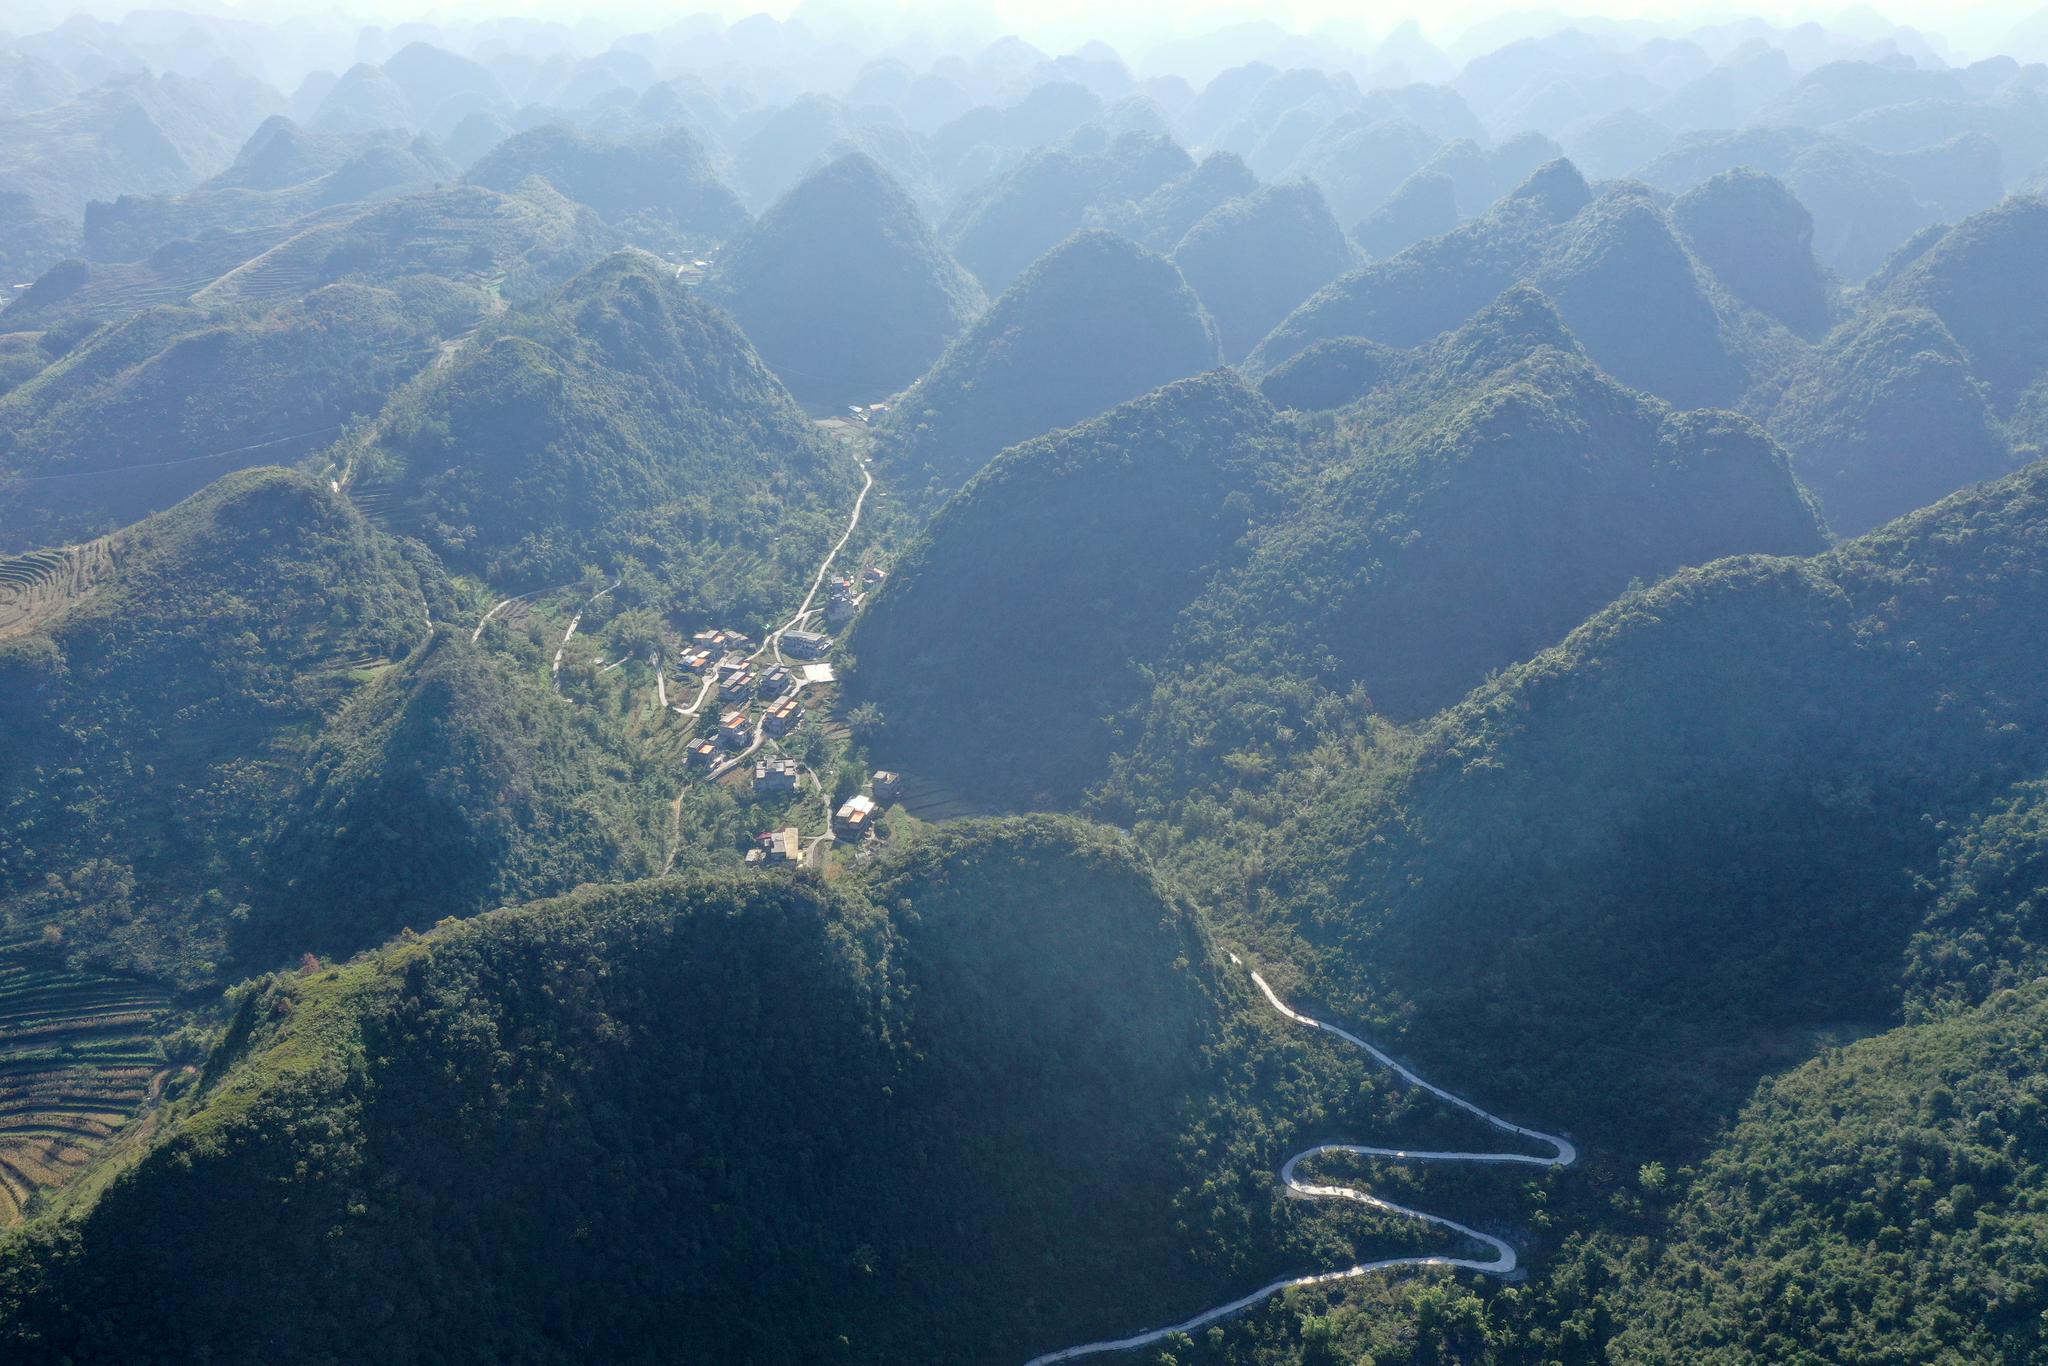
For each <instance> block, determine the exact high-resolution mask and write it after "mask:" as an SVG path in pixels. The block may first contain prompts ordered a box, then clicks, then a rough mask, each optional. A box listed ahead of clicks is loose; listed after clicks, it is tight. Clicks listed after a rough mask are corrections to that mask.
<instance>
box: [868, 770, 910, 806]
mask: <svg viewBox="0 0 2048 1366" xmlns="http://www.w3.org/2000/svg"><path fill="white" fill-rule="evenodd" d="M868 786H869V787H870V788H872V789H873V790H874V794H875V800H876V801H877V802H880V803H881V804H882V805H884V806H887V805H889V804H890V803H892V802H894V801H895V800H896V798H897V797H898V796H899V795H900V794H901V793H902V790H903V775H902V774H901V773H892V772H890V771H889V770H888V769H886V768H878V769H876V770H875V776H874V777H872V778H870V779H868Z"/></svg>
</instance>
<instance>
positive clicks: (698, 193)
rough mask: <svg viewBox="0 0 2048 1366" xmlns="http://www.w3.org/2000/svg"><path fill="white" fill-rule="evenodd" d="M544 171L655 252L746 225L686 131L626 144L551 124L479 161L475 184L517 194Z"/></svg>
mask: <svg viewBox="0 0 2048 1366" xmlns="http://www.w3.org/2000/svg"><path fill="white" fill-rule="evenodd" d="M528 176H539V177H540V178H541V179H543V180H545V181H547V182H548V184H550V185H552V186H554V187H555V188H556V189H557V190H559V191H561V192H562V193H563V194H564V195H567V196H568V197H569V198H570V199H573V200H575V201H576V202H577V203H579V204H586V205H588V206H589V207H590V208H591V209H593V210H595V211H596V213H597V216H598V217H599V218H601V219H603V220H604V222H605V224H606V225H607V226H609V227H611V228H612V229H613V230H615V231H616V232H617V233H618V234H619V236H620V237H621V238H622V239H623V240H625V241H627V242H630V243H632V244H633V245H635V246H639V247H644V248H646V249H647V250H649V251H656V252H666V253H689V252H693V251H700V250H703V249H704V248H705V247H707V246H710V245H712V244H714V243H717V242H722V241H724V240H725V239H727V238H729V237H732V236H733V235H735V234H736V233H739V232H742V231H744V230H745V228H746V226H747V223H748V214H747V211H746V207H745V206H744V205H742V204H741V203H740V201H739V196H737V195H735V194H734V193H733V192H732V190H731V189H730V188H729V187H728V186H727V185H726V183H725V181H724V180H723V179H721V178H720V177H719V174H718V172H717V170H716V169H715V168H714V167H713V166H712V163H711V159H710V157H709V155H708V154H707V153H706V152H705V150H704V147H703V144H701V143H700V142H698V140H697V139H696V137H694V136H693V135H692V134H691V133H690V131H689V130H688V129H686V128H669V129H667V130H665V131H663V132H661V133H659V134H650V135H647V136H643V137H640V138H636V139H632V140H628V141H615V140H612V139H608V138H603V137H598V136H594V135H592V134H590V133H586V132H583V131H581V130H579V129H576V128H572V127H570V126H568V125H567V124H560V123H551V124H544V125H542V126H541V127H538V128H531V129H528V130H527V131H525V132H523V133H518V134H515V135H514V136H512V137H508V138H506V139H505V140H504V141H503V142H500V143H499V144H498V145H497V146H496V147H493V148H492V149H491V150H490V151H489V152H487V153H485V154H484V156H483V158H482V159H481V160H479V161H478V162H477V163H476V164H475V165H473V166H471V167H470V168H469V171H468V173H467V175H466V176H465V179H466V180H467V181H468V182H469V183H470V184H472V185H481V186H483V187H484V188H486V189H491V190H497V191H499V192H500V193H502V194H512V193H515V192H516V191H517V190H518V189H519V187H520V186H521V185H522V184H524V183H525V182H526V179H527V177H528Z"/></svg>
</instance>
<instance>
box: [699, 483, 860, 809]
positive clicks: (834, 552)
mask: <svg viewBox="0 0 2048 1366" xmlns="http://www.w3.org/2000/svg"><path fill="white" fill-rule="evenodd" d="M854 462H855V463H856V464H858V465H859V466H860V477H861V485H860V496H859V497H857V498H855V499H854V500H853V515H852V516H851V517H849V518H847V520H846V531H845V534H843V535H841V536H840V538H839V541H838V543H837V544H835V545H834V546H833V547H832V548H831V549H830V550H828V551H826V552H825V558H824V559H822V560H820V561H818V572H817V573H816V574H815V575H813V576H812V578H811V591H810V592H808V593H806V594H804V600H803V603H802V604H801V605H800V606H799V607H798V608H797V609H796V615H795V616H793V617H791V618H790V619H789V620H788V621H785V622H783V623H782V625H780V626H778V627H776V628H775V629H774V630H772V631H770V632H769V633H768V636H767V638H766V639H765V640H763V641H762V642H761V643H760V645H759V646H758V647H756V648H755V650H754V653H752V654H750V655H748V656H747V658H748V659H749V660H755V659H759V658H760V657H761V656H762V655H764V654H766V653H767V652H768V651H770V650H773V651H774V652H775V662H776V663H777V664H787V663H789V661H788V660H786V659H784V658H783V657H782V633H783V632H784V631H788V630H792V629H794V628H795V626H796V624H797V623H798V622H800V621H802V620H803V619H804V618H805V617H807V616H809V615H810V614H811V603H812V601H813V600H815V599H816V598H817V596H818V590H819V589H820V588H822V587H824V585H825V575H827V574H829V573H830V572H831V571H832V561H834V560H836V559H838V558H839V552H840V551H842V550H844V549H846V543H847V542H848V541H850V540H852V539H853V533H854V531H855V530H856V529H858V528H859V526H860V512H861V509H862V508H863V507H864V506H866V504H867V501H868V490H869V489H872V488H873V487H874V486H875V474H874V471H873V470H871V469H869V468H868V462H867V461H865V460H862V459H861V458H860V457H859V456H858V455H856V456H855V457H854ZM796 688H797V690H798V691H801V690H802V688H803V684H801V683H798V684H796ZM697 701H698V703H699V705H701V704H702V703H703V701H704V699H703V698H702V697H701V696H700V697H699V698H698V699H697ZM767 725H768V718H767V716H766V714H765V713H764V714H763V715H762V716H760V717H759V718H757V719H756V720H755V722H754V739H753V743H751V744H749V745H748V746H747V747H746V748H745V749H743V750H741V751H740V752H739V753H737V754H734V755H731V756H729V757H727V758H724V759H721V760H719V761H718V762H717V763H716V764H714V765H712V767H711V769H710V772H709V774H708V776H709V777H710V779H711V781H713V782H717V781H718V780H719V779H720V778H723V777H724V776H725V775H726V774H728V773H730V772H732V771H733V770H734V769H736V768H738V767H739V766H740V765H741V764H743V763H745V762H746V761H747V759H748V758H749V757H750V756H751V755H752V754H753V753H754V751H755V750H757V749H759V748H761V741H762V739H763V737H764V736H765V735H766V734H767V730H766V727H767Z"/></svg>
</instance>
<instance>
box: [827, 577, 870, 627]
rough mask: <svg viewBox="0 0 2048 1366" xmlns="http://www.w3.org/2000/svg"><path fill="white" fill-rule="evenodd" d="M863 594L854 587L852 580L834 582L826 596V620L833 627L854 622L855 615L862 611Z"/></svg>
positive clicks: (836, 580)
mask: <svg viewBox="0 0 2048 1366" xmlns="http://www.w3.org/2000/svg"><path fill="white" fill-rule="evenodd" d="M860 603H861V594H860V591H859V590H858V589H857V588H855V587H854V583H853V580H852V579H849V578H836V579H834V580H832V585H831V588H830V590H829V591H828V592H827V593H826V596H825V620H826V622H827V623H828V624H829V625H832V626H844V625H845V624H846V623H847V622H849V621H852V620H853V614H854V613H855V612H857V611H859V610H860Z"/></svg>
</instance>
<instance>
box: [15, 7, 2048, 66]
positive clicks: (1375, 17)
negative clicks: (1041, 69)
mask: <svg viewBox="0 0 2048 1366" xmlns="http://www.w3.org/2000/svg"><path fill="white" fill-rule="evenodd" d="M818 3H819V0H811V4H812V5H814V6H815V5H817V4H818ZM824 3H825V4H827V5H828V6H829V7H830V8H833V9H838V10H842V11H848V12H852V13H854V14H858V15H861V16H863V17H867V18H872V19H875V20H879V21H881V22H883V23H884V24H885V25H887V26H889V27H891V28H895V27H897V26H899V25H902V24H903V22H904V20H905V17H906V11H907V12H908V13H909V14H911V15H914V16H916V19H915V20H913V23H915V24H916V26H918V27H922V28H925V29H927V30H934V29H936V30H941V31H943V30H948V29H950V30H954V31H975V30H981V29H992V30H994V31H996V32H1014V33H1017V34H1019V35H1021V36H1023V37H1025V38H1027V39H1029V40H1031V41H1032V42H1034V43H1037V44H1039V45H1040V46H1043V47H1047V48H1049V49H1051V50H1054V51H1065V50H1071V48H1072V47H1074V46H1076V45H1078V44H1079V43H1080V42H1081V41H1084V40H1085V39H1087V38H1090V37H1097V38H1101V39H1103V40H1105V41H1107V42H1109V43H1111V44H1112V45H1113V46H1117V47H1118V48H1120V49H1126V50H1137V49H1141V48H1142V47H1144V46H1146V45H1148V44H1149V43H1151V42H1156V41H1158V40H1160V39H1163V38H1168V37H1173V36H1176V35H1185V34H1188V33H1191V32H1200V31H1204V30H1209V29H1213V28H1216V27H1219V26H1221V25H1224V24H1229V23H1233V22H1237V21H1241V20H1246V19H1271V20H1274V21H1277V22H1279V23H1282V24H1283V25H1285V26H1286V27H1288V28H1291V29H1294V30H1296V31H1301V32H1310V31H1314V30H1317V29H1320V28H1324V27H1329V28H1334V29H1336V30H1338V31H1341V32H1343V33H1345V34H1346V35H1377V34H1381V33H1384V32H1386V31H1389V30H1391V29H1393V28H1394V27H1396V26H1397V25H1399V24H1401V23H1403V22H1404V21H1406V20H1408V19H1410V18H1413V19H1415V20H1416V21H1417V22H1418V23H1419V24H1420V25H1421V27H1422V29H1423V31H1424V33H1425V34H1426V35H1427V36H1428V37H1429V38H1430V39H1431V40H1432V41H1434V42H1436V43H1437V44H1439V45H1440V46H1444V47H1447V48H1449V47H1453V46H1454V45H1456V44H1458V42H1459V40H1460V39H1462V38H1464V37H1466V35H1467V34H1469V33H1470V32H1471V31H1472V30H1473V28H1474V27H1475V25H1483V26H1484V27H1483V29H1482V31H1483V32H1500V31H1501V30H1500V29H1498V28H1497V27H1496V26H1495V25H1493V24H1490V23H1488V22H1487V21H1490V20H1497V19H1500V18H1502V17H1514V16H1520V17H1523V18H1528V17H1530V16H1532V15H1536V14H1541V15H1544V16H1545V19H1546V21H1545V22H1538V23H1535V24H1533V25H1528V26H1527V27H1529V28H1533V29H1535V30H1537V31H1546V32H1547V31H1550V30H1552V29H1555V28H1558V27H1562V26H1563V24H1562V22H1559V21H1558V19H1560V18H1561V16H1563V15H1566V14H1569V15H1573V16H1584V17H1589V18H1594V19H1609V20H1648V21H1652V22H1661V23H1667V24H1679V25H1684V26H1691V25H1693V24H1698V23H1713V22H1721V21H1725V20H1728V19H1732V18H1737V17H1741V16H1745V15H1751V16H1758V17H1762V18H1765V19H1769V20H1772V21H1774V22H1777V23H1783V24H1794V23H1800V22H1803V21H1806V20H1819V21H1821V22H1822V23H1825V24H1827V25H1828V26H1829V27H1830V28H1841V29H1846V30H1849V31H1851V32H1863V31H1866V30H1867V31H1870V32H1871V33H1876V32H1880V31H1882V29H1883V27H1884V25H1885V23H1886V22H1887V21H1888V22H1890V23H1894V24H1904V25H1910V26H1913V27H1916V28H1920V29H1922V30H1923V31H1927V32H1930V33H1933V34H1938V35H1941V36H1942V37H1944V38H1946V39H1947V40H1948V41H1949V42H1950V43H1951V44H1952V45H1953V46H1954V48H1955V49H1956V50H1957V55H1958V56H1959V57H1962V58H1965V59H1968V58H1974V57H1977V56H1981V55H1984V54H1985V53H1987V52H1989V51H1994V50H1998V48H1999V43H2000V40H2001V39H2003V38H2004V37H2005V36H2006V35H2007V34H2008V33H2010V32H2011V31H2012V30H2013V29H2014V27H2015V26H2017V25H2019V24H2020V23H2022V22H2023V21H2026V20H2028V19H2030V18H2033V17H2036V16H2039V20H2038V27H2039V28H2040V29H2041V30H2042V32H2043V33H2044V35H2048V8H2044V6H2048V0H1946V2H1944V0H1883V3H1878V4H1872V5H1858V6H1856V7H1855V8H1854V9H1853V10H1852V9H1851V8H1850V6H1848V5H1846V4H1843V3H1841V2H1840V0H1835V3H1826V2H1825V0H1823V2H1821V3H1815V2H1814V0H1750V2H1749V3H1746V4H1721V3H1711V2H1710V3H1704V4H1702V3H1697V0H1598V2H1597V3H1589V4H1588V3H1569V2H1567V3H1562V4H1547V3H1542V0H1536V2H1535V3H1532V2H1531V0H1442V3H1431V4H1428V5H1425V6H1418V5H1416V4H1415V3H1413V0H1407V3H1384V2H1383V0H965V3H961V2H960V0H908V2H907V3H906V0H824ZM17 7H18V9H17ZM72 7H73V5H72V4H67V3H64V0H0V28H14V29H16V30H17V31H18V30H19V29H20V28H22V27H23V24H22V22H21V20H20V19H14V21H13V22H10V21H9V20H10V12H14V13H18V14H20V15H22V16H23V17H26V16H27V15H29V14H31V13H33V14H34V15H35V16H36V17H37V18H38V19H41V20H44V21H48V20H49V19H50V17H51V16H53V15H57V14H61V13H63V12H64V11H65V10H68V9H70V8H72ZM78 7H79V8H83V9H85V10H87V11H88V12H91V13H95V14H98V15H100V16H101V17H105V18H113V17H118V16H119V15H120V14H122V13H124V12H125V11H127V10H129V9H131V8H142V7H144V6H143V5H131V4H121V3H113V4H109V3H92V0H88V3H87V4H85V5H83V6H78ZM147 7H148V8H163V9H178V8H187V9H194V10H211V11H215V12H240V13H245V14H248V15H250V16H251V17H257V16H261V17H263V18H265V19H278V18H284V17H289V16H293V15H299V16H305V17H309V18H310V17H313V16H318V17H319V18H321V19H324V20H325V21H326V22H327V23H330V24H331V23H333V22H335V21H336V19H337V18H338V17H339V16H340V15H341V14H346V15H348V16H350V17H351V18H360V19H362V20H364V21H367V22H382V23H385V24H391V23H395V22H402V21H404V20H409V19H411V20H417V19H426V20H430V21H431V20H441V21H455V22H460V21H462V20H465V19H475V18H482V17H487V16H494V15H507V14H528V15H546V16H548V17H551V18H559V19H561V20H563V21H565V22H570V23H574V22H576V21H578V20H596V21H598V23H599V24H600V25H601V26H603V27H605V28H612V27H617V28H618V29H619V31H621V32H626V31H633V30H639V29H658V28H662V27H664V26H666V25H667V24H669V23H672V22H673V21H675V20H676V19H678V18H681V17H683V16H685V15H690V14H698V13H706V12H710V13H717V14H722V15H723V16H725V17H726V18H728V19H737V18H742V17H744V16H746V15H748V14H754V13H761V12H766V13H769V14H773V15H776V16H777V17H786V16H788V15H789V14H791V13H792V12H793V11H796V10H797V9H799V8H800V0H581V2H580V3H576V2H565V0H183V3H180V0H153V3H150V4H148V5H147ZM917 20H922V21H923V22H921V23H917V22H916V21H917ZM1510 36H1512V33H1511V34H1510ZM2043 41H2044V43H2048V36H2044V39H2043ZM1487 45H1488V46H1492V45H1493V44H1492V43H1488V44H1487ZM2027 55H2048V54H2042V53H2034V54H2027Z"/></svg>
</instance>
